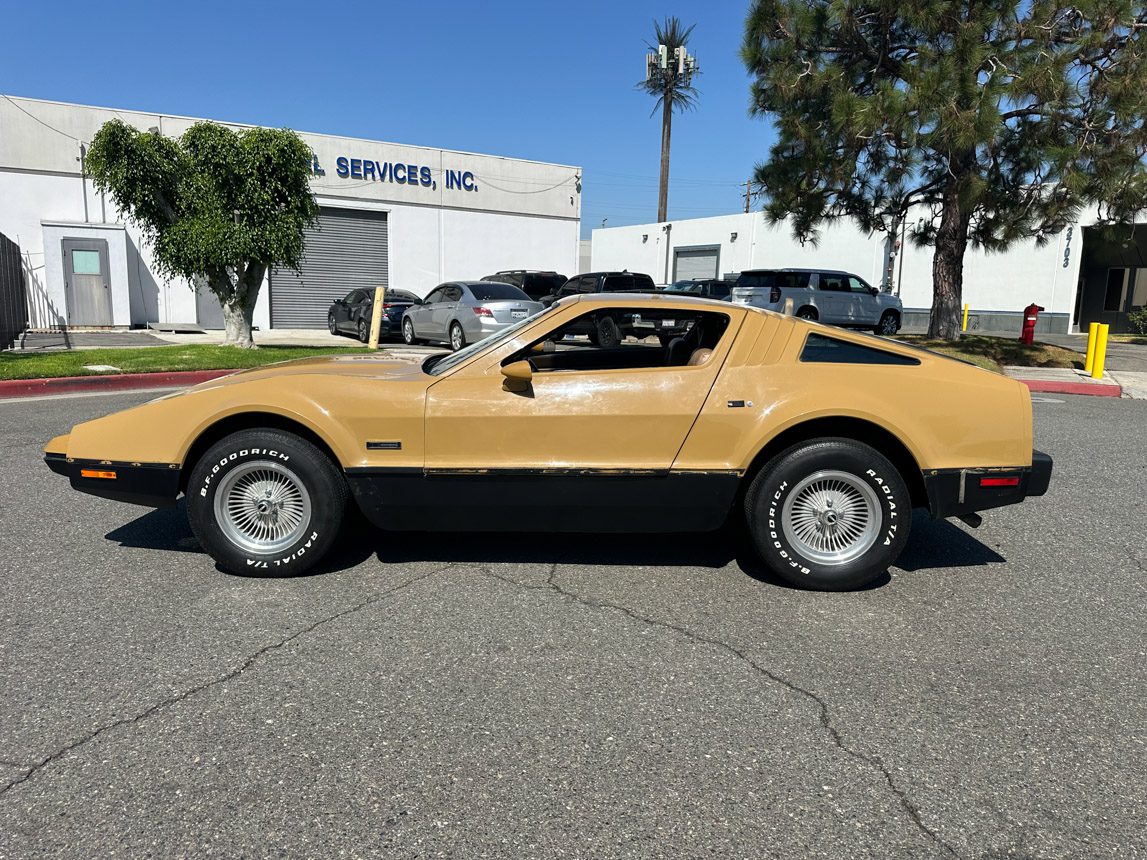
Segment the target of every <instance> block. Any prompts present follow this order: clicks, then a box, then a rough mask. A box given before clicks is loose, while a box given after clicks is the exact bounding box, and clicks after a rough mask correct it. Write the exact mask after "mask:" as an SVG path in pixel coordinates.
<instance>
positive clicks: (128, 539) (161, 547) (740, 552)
mask: <svg viewBox="0 0 1147 860" xmlns="http://www.w3.org/2000/svg"><path fill="white" fill-rule="evenodd" d="M349 513H350V515H349V516H348V517H347V521H346V522H345V523H344V525H343V528H342V531H341V533H340V535H339V539H338V541H337V543H336V544H335V547H334V548H333V549H332V550H331V552H330V553H328V554H327V556H326V557H325V558H324V559H323V560H322V561H321V562H320V563H319V564H318V565H316V566H315V567H313V568H311V569H310V570H309V571H307V572H306V573H304V574H301V576H304V577H305V576H319V575H325V574H331V573H337V572H341V571H346V570H351V569H352V568H355V567H357V566H359V565H360V564H362V563H363V562H365V561H367V560H368V559H370V558H371V557H372V556H373V557H374V558H376V559H377V560H378V561H379V562H381V563H382V564H386V565H401V564H407V563H416V562H438V563H444V564H515V563H516V564H553V563H558V564H572V565H589V566H604V567H609V566H627V567H688V568H708V569H711V570H720V569H722V568H724V567H727V566H728V565H730V564H735V565H736V566H737V568H738V569H739V570H740V571H741V572H742V573H743V574H745V575H746V576H748V577H750V578H752V579H755V580H757V581H758V582H761V583H763V584H766V585H770V586H776V587H778V588H795V587H796V586H793V585H791V584H790V583H788V582H786V581H785V580H783V579H781V578H780V577H778V576H777V575H776V574H774V573H773V572H772V571H771V570H769V569H768V568H767V567H766V566H765V565H764V563H763V562H761V560H760V558H759V557H758V555H757V553H756V550H755V548H754V547H753V545H752V541H751V539H750V538H749V535H748V533H747V531H746V529H745V528H744V526H742V525H741V524H740V523H737V522H735V521H734V522H730V523H727V524H726V525H725V526H724V527H722V528H721V529H720V530H718V531H715V532H700V533H695V534H664V535H659V534H539V533H537V532H522V533H515V532H388V531H381V530H379V529H376V528H374V527H372V526H370V525H369V524H368V523H366V521H365V520H364V519H363V517H362V515H361V514H359V513H358V511H357V510H355V509H352V510H351V511H350V512H349ZM105 537H106V539H107V540H110V541H115V542H116V543H118V544H119V545H120V546H125V547H132V548H134V549H147V550H155V551H160V552H191V553H203V552H204V551H203V549H202V547H200V545H199V542H198V541H197V540H196V539H195V536H194V534H192V531H191V527H190V526H189V525H188V523H187V511H186V508H185V506H184V502H183V501H182V500H181V501H180V502H179V504H178V505H177V506H176V507H174V508H161V509H157V510H151V511H148V512H147V513H145V514H143V515H142V516H140V517H137V518H136V519H134V520H132V521H131V522H128V523H125V524H124V525H122V526H120V527H119V528H116V529H113V530H112V531H110V532H108V533H107V534H106V535H105ZM1005 561H1006V559H1005V558H1004V557H1003V556H1001V555H1000V554H999V553H997V552H996V551H995V550H993V549H991V548H990V547H988V546H986V545H985V544H983V543H982V542H981V541H979V540H977V539H976V538H975V537H974V536H973V535H972V534H970V533H969V532H967V531H965V530H963V529H962V528H960V527H958V526H956V525H954V524H953V523H951V522H948V521H947V520H940V521H934V520H932V519H931V517H929V516H928V515H927V513H925V512H923V511H916V512H915V515H914V517H913V522H912V533H911V536H910V537H909V539H908V546H907V547H905V549H904V552H903V553H902V554H901V556H900V559H899V560H898V561H897V564H896V566H897V567H898V568H900V569H902V570H905V571H908V572H910V573H915V572H917V571H922V570H931V569H938V568H946V569H950V568H963V567H978V566H982V565H986V564H998V563H1002V562H1005ZM288 575H290V574H288ZM889 582H891V576H890V575H889V574H888V573H887V572H885V573H883V574H881V575H880V576H879V577H878V578H877V579H876V580H875V581H874V582H872V583H870V584H869V585H867V586H865V588H864V589H862V590H871V589H876V588H882V587H884V586H885V585H887V584H888V583H889Z"/></svg>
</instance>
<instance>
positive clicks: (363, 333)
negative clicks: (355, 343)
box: [358, 320, 370, 343]
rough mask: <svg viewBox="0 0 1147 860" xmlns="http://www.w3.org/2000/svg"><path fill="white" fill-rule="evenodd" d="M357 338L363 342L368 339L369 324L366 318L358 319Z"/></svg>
mask: <svg viewBox="0 0 1147 860" xmlns="http://www.w3.org/2000/svg"><path fill="white" fill-rule="evenodd" d="M358 339H359V340H360V341H362V342H363V343H366V342H367V341H369V340H370V326H369V325H367V323H366V320H359V321H358Z"/></svg>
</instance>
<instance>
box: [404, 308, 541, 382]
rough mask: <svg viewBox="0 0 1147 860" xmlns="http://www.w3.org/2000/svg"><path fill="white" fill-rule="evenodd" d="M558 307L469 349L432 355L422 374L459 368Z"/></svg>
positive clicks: (434, 374)
mask: <svg viewBox="0 0 1147 860" xmlns="http://www.w3.org/2000/svg"><path fill="white" fill-rule="evenodd" d="M557 306H558V305H557V303H556V302H555V303H554V304H552V305H550V306H549V307H548V308H546V309H545V310H543V311H539V312H538V313H536V314H534V315H533V316H531V317H526V318H525V319H524V320H519V321H518V322H516V323H514V324H513V325H512V326H508V327H506V328H504V329H502V330H500V331H496V332H494V333H493V334H492V335H490V336H489V337H484V338H482V339H481V340H479V341H475V342H474V343H472V344H470V345H469V346H467V347H464V348H462V349H460V350H458V351H457V352H451V353H447V354H446V355H432V356H430V358H428V359H426V360H425V361H424V362H422V372H423V373H428V374H430V375H431V376H438V375H439V374H442V373H445V372H446V371H447V370H449V369H450V368H452V367H457V366H458V365H459V364H461V363H462V362H464V361H467V360H469V359H470V358H472V357H473V356H475V355H477V354H478V353H480V352H484V351H485V350H487V349H490V348H491V347H494V346H497V345H498V344H500V343H502V342H503V341H505V340H509V339H510V338H512V337H514V336H515V335H516V334H517V333H518V332H519V331H520V330H521V329H523V328H525V327H526V326H527V325H532V324H533V323H534V322H535V321H536V320H537V318H538V317H540V316H543V315H545V314H548V313H549V312H550V311H552V310H553V309H554V308H556V307H557Z"/></svg>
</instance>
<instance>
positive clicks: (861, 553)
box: [745, 439, 912, 591]
mask: <svg viewBox="0 0 1147 860" xmlns="http://www.w3.org/2000/svg"><path fill="white" fill-rule="evenodd" d="M745 515H746V518H747V520H748V526H749V533H750V535H751V536H752V539H753V542H754V544H755V545H756V548H757V551H758V552H759V553H760V554H761V558H762V559H763V560H764V562H765V564H766V565H767V566H768V567H769V569H770V570H771V571H773V572H774V573H776V574H777V575H778V576H780V577H782V578H784V579H785V580H787V581H789V582H791V583H793V584H794V585H798V586H801V587H804V588H812V589H817V590H821V591H845V590H848V589H853V588H859V587H861V586H863V585H867V584H868V583H870V582H872V581H873V580H874V579H876V578H877V577H878V576H879V575H880V574H881V573H883V572H884V571H885V570H887V569H888V567H889V565H891V564H892V563H893V562H894V561H896V559H897V557H898V556H899V555H900V552H901V551H902V550H903V549H904V545H905V543H906V542H907V541H908V531H909V529H910V528H911V523H912V503H911V500H910V499H909V493H908V488H907V486H906V485H905V483H904V479H903V477H901V475H900V473H899V471H897V469H896V467H895V466H893V465H892V463H891V462H889V460H888V459H887V458H886V457H885V456H884V455H883V454H881V453H880V452H879V451H877V450H876V449H874V448H871V447H869V446H868V445H864V444H862V443H860V442H855V441H853V440H851V439H821V440H817V441H810V442H804V443H801V444H799V445H795V446H793V447H791V448H789V449H788V450H786V451H783V452H781V453H780V454H778V455H777V456H776V457H774V458H773V459H772V460H771V461H769V462H768V463H767V464H766V465H765V466H764V467H763V468H762V469H761V470H760V472H758V473H757V476H756V477H755V478H754V479H753V482H752V484H751V485H750V486H749V491H748V493H746V495H745Z"/></svg>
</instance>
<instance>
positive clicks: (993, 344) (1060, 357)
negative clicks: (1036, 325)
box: [898, 334, 1083, 373]
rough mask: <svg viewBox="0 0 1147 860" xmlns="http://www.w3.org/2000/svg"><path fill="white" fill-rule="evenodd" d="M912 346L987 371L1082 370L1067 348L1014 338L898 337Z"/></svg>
mask: <svg viewBox="0 0 1147 860" xmlns="http://www.w3.org/2000/svg"><path fill="white" fill-rule="evenodd" d="M898 340H903V341H906V342H907V343H911V344H913V345H914V346H922V347H924V348H926V349H931V350H934V351H935V352H939V353H943V354H944V355H950V356H952V357H953V358H962V359H963V360H964V361H970V362H972V363H973V364H976V365H979V366H980V367H983V368H986V369H988V370H994V371H996V372H997V373H998V372H1000V370H1001V368H1002V367H1005V366H1007V367H1013V366H1014V367H1083V356H1082V355H1080V354H1079V353H1078V352H1074V351H1072V350H1070V349H1064V348H1063V347H1059V346H1052V345H1051V344H1049V343H1040V342H1039V341H1036V342H1035V343H1034V344H1032V345H1031V346H1027V345H1026V344H1022V343H1020V342H1019V340H1018V339H1017V338H1009V337H990V336H988V335H982V334H979V335H977V334H966V335H963V336H962V337H961V338H960V339H959V340H958V341H955V342H952V343H949V342H948V341H944V340H929V339H928V338H927V337H926V336H924V335H920V334H906V335H902V336H900V337H899V338H898Z"/></svg>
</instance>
